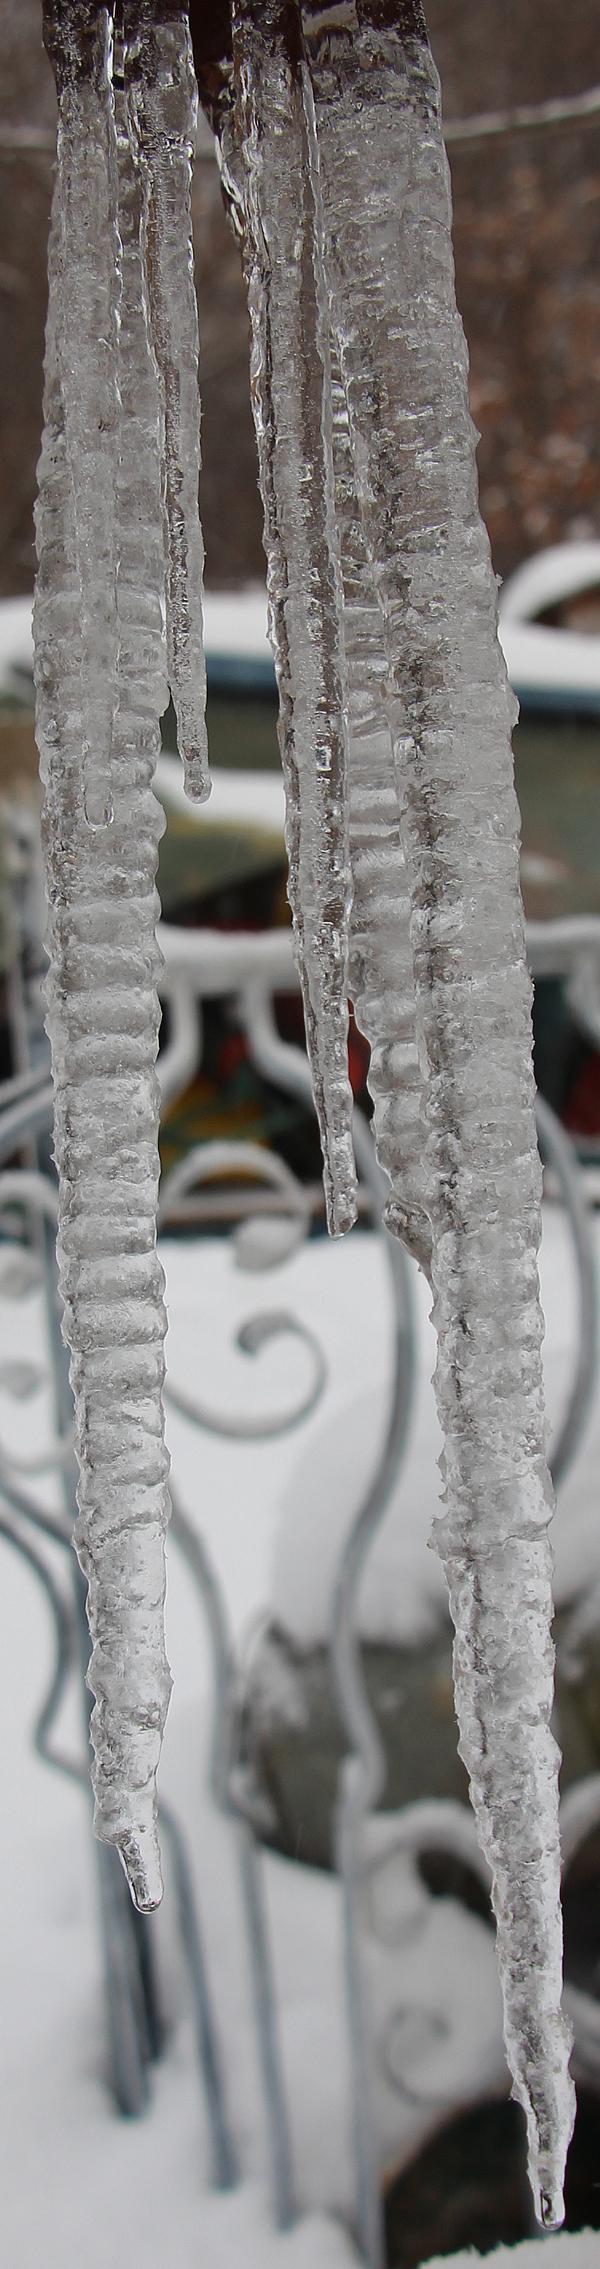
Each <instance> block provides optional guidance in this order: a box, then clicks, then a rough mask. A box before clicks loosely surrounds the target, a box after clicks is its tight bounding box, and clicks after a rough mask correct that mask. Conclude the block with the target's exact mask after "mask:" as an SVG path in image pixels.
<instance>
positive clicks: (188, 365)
mask: <svg viewBox="0 0 600 2269" xmlns="http://www.w3.org/2000/svg"><path fill="white" fill-rule="evenodd" d="M122 16H123V24H124V30H125V80H126V90H127V104H128V117H129V130H130V134H131V139H132V144H133V147H134V149H135V154H136V159H137V163H138V165H139V169H140V177H141V182H142V188H143V201H144V210H143V229H142V241H143V252H144V265H145V277H146V293H147V309H148V322H149V329H150V337H151V341H152V350H153V353H154V357H155V361H156V369H157V372H158V382H159V389H160V397H161V406H162V422H163V437H164V466H163V500H164V515H165V552H166V593H167V648H168V661H169V684H170V687H171V693H172V697H173V705H174V709H175V714H176V718H177V733H178V741H179V748H180V753H181V756H182V759H183V765H184V777H185V785H186V788H187V792H188V795H189V796H191V797H192V798H194V799H195V801H196V802H199V803H203V802H204V801H205V800H206V797H207V796H208V795H209V794H210V774H209V769H208V744H207V737H206V716H205V710H206V668H205V661H204V636H203V622H202V583H203V574H204V547H203V542H202V529H201V525H200V510H199V503H198V481H199V475H200V396H199V391H198V311H197V307H196V293H195V288H194V261H193V248H192V221H191V205H190V190H191V177H192V162H193V157H194V151H195V147H196V124H197V114H198V91H197V87H196V80H195V76H194V62H193V55H192V46H191V40H190V31H189V24H188V16H187V9H186V8H182V7H180V6H179V7H178V6H177V5H175V0H123V9H122Z"/></svg>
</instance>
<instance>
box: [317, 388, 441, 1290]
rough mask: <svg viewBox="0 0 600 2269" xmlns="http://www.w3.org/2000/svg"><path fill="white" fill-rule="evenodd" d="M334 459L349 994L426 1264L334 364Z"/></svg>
mask: <svg viewBox="0 0 600 2269" xmlns="http://www.w3.org/2000/svg"><path fill="white" fill-rule="evenodd" d="M332 403H333V440H334V448H333V457H334V467H335V497H336V509H337V519H338V529H339V534H340V541H341V553H342V576H343V586H344V645H345V651H346V668H347V684H348V722H349V759H348V779H349V814H350V860H351V867H352V884H353V894H352V909H351V915H350V961H349V982H350V995H351V999H352V1001H353V1004H354V1012H355V1016H356V1021H357V1024H358V1026H359V1028H360V1031H361V1032H364V1035H365V1039H367V1040H368V1042H369V1046H370V1050H371V1061H370V1067H369V1088H370V1091H371V1095H372V1097H373V1103H374V1112H373V1132H374V1136H375V1147H376V1151H377V1156H378V1159H379V1162H380V1165H381V1166H383V1167H384V1168H385V1171H386V1173H387V1174H388V1175H389V1178H390V1181H391V1184H392V1194H391V1197H390V1198H389V1200H388V1204H387V1206H386V1221H387V1223H388V1226H389V1228H391V1229H393V1230H395V1231H396V1233H397V1234H398V1236H400V1237H402V1239H403V1241H404V1243H405V1244H406V1245H407V1246H408V1247H409V1250H410V1251H411V1252H412V1253H413V1254H414V1257H415V1259H416V1260H418V1261H420V1262H421V1263H422V1265H423V1266H424V1267H425V1268H428V1267H429V1265H430V1257H431V1232H430V1228H429V1217H428V1214H427V1210H426V1204H425V1188H424V1171H423V1126H422V1119H421V1072H420V1067H419V1059H418V1053H417V1042H416V1030H415V998H414V979H413V967H412V950H411V942H410V899H409V891H408V882H407V876H406V868H405V864H404V853H403V850H402V843H401V839H400V812H399V795H400V784H399V781H398V775H397V772H396V769H395V766H394V758H393V750H392V740H391V734H390V728H389V723H388V717H387V712H386V707H385V691H384V681H385V656H384V652H383V639H382V623H381V614H380V610H379V607H378V604H377V599H376V595H375V590H374V586H373V577H372V574H371V569H370V565H369V561H368V557H367V553H366V549H365V542H364V536H363V532H362V526H361V520H360V512H359V507H358V501H357V496H356V481H355V477H354V466H353V462H352V452H351V449H350V437H349V432H348V412H347V405H346V397H345V393H344V387H343V383H342V378H341V373H340V371H339V369H336V367H335V363H333V367H332Z"/></svg>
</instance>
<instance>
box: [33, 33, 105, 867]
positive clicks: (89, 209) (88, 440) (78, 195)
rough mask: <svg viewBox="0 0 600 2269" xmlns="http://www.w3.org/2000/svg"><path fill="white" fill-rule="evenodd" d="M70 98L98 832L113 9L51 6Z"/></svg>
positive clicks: (63, 92)
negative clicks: (110, 27)
mask: <svg viewBox="0 0 600 2269" xmlns="http://www.w3.org/2000/svg"><path fill="white" fill-rule="evenodd" d="M48 15H49V16H50V18H51V19H52V29H53V34H54V61H55V66H56V77H57V91H58V97H59V113H58V142H57V176H58V185H59V188H58V202H57V208H56V211H57V223H58V226H59V228H60V233H61V240H62V253H61V277H62V283H61V328H60V339H59V342H58V351H59V356H60V371H61V385H62V394H63V400H64V405H65V417H66V434H67V452H68V458H69V468H70V475H71V489H72V499H73V526H74V541H75V553H76V560H77V572H78V576H79V585H80V594H81V599H80V631H81V696H80V699H81V708H82V727H83V777H84V792H85V802H86V809H87V813H88V817H89V820H90V823H91V824H92V825H100V824H102V822H103V821H105V820H106V819H107V818H108V817H109V815H110V810H111V798H112V790H111V770H112V734H113V709H114V700H115V671H116V659H117V609H116V549H115V518H114V498H115V464H116V449H117V422H118V390H117V318H118V304H119V245H118V238H117V234H116V229H115V162H116V159H115V142H114V120H113V110H112V98H111V89H110V84H109V77H108V69H107V63H108V56H109V36H108V17H107V13H106V10H105V9H102V8H98V9H94V10H90V9H89V8H86V7H85V6H84V5H83V4H82V0H63V5H62V6H60V5H59V4H58V0H55V4H54V5H53V6H52V7H51V8H50V9H49V11H48Z"/></svg>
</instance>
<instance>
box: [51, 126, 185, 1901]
mask: <svg viewBox="0 0 600 2269" xmlns="http://www.w3.org/2000/svg"><path fill="white" fill-rule="evenodd" d="M120 159H121V190H122V199H121V225H122V231H123V295H122V308H121V357H120V373H121V391H122V402H123V422H122V428H121V455H120V466H119V474H118V489H117V514H116V518H117V531H118V549H119V574H118V589H117V601H118V618H119V634H120V666H119V679H118V687H117V684H116V683H115V700H116V714H115V726H114V763H113V801H114V818H113V823H112V826H111V827H109V828H101V829H90V827H89V826H88V825H87V824H86V820H85V816H84V812H83V808H82V799H81V758H82V717H81V656H82V638H81V627H80V592H79V578H78V567H77V554H76V544H75V527H74V510H73V493H72V488H71V482H70V477H69V464H68V461H67V451H66V446H65V416H64V406H63V401H62V394H61V385H60V369H62V360H63V358H62V355H59V353H58V342H57V332H58V331H59V328H60V323H61V321H62V309H63V305H64V291H65V278H64V233H63V229H62V216H61V212H60V201H61V193H62V183H61V175H60V172H59V174H58V177H57V184H56V190H55V203H54V218H53V224H52V233H51V243H50V255H49V308H48V328H47V343H46V389H45V428H44V438H43V445H42V456H41V461H40V468H39V481H40V487H39V501H38V506H37V538H38V553H39V572H38V579H37V587H36V599H35V615H34V636H35V675H36V696H37V736H38V743H39V749H40V758H41V769H42V777H43V779H44V782H45V804H44V819H43V832H44V844H45V855H46V863H47V885H48V899H49V927H48V950H49V956H50V972H49V977H48V981H47V1000H48V1030H49V1033H50V1038H51V1041H52V1058H53V1074H54V1080H55V1087H56V1111H55V1148H56V1157H57V1163H58V1169H59V1185H60V1188H59V1197H60V1213H59V1244H58V1257H59V1270H60V1283H61V1289H62V1294H63V1299H64V1302H65V1321H64V1328H65V1336H66V1338H67V1340H68V1343H69V1346H70V1349H71V1378H72V1384H73V1390H74V1397H75V1414H76V1443H77V1453H78V1459H79V1465H80V1484H79V1492H78V1495H79V1508H80V1509H79V1519H78V1523H77V1535H76V1543H77V1549H78V1553H79V1557H80V1559H81V1563H82V1567H83V1568H84V1571H85V1573H86V1575H87V1577H88V1582H89V1608H88V1611H89V1618H90V1626H91V1631H92V1639H93V1650H92V1657H91V1664H90V1673H89V1678H90V1685H91V1686H92V1689H93V1692H94V1694H95V1696H96V1702H95V1708H94V1710H93V1713H92V1737H93V1742H94V1748H95V1770H94V1785H95V1795H96V1826H97V1829H98V1832H99V1834H100V1835H101V1836H102V1837H103V1838H105V1839H106V1840H107V1841H108V1842H112V1843H115V1844H116V1845H117V1846H118V1849H119V1851H120V1854H121V1857H122V1859H123V1863H124V1866H125V1870H126V1873H127V1876H128V1880H129V1884H130V1888H131V1891H132V1895H133V1897H134V1900H135V1902H136V1904H137V1905H138V1906H139V1907H140V1908H147V1907H152V1906H154V1905H156V1903H157V1901H158V1900H159V1898H160V1895H161V1888H162V1886H161V1874H160V1859H159V1852H158V1843H157V1835H156V1799H155V1773H156V1766H157V1761H158V1755H159V1750H160V1742H161V1735H162V1729H163V1725H164V1719H165V1714H166V1709H167V1704H168V1699H169V1691H170V1678H169V1672H168V1667H167V1663H166V1658H165V1651H164V1629H163V1602H164V1531H165V1525H166V1519H167V1512H168V1495H167V1467H168V1461H167V1455H166V1451H165V1446H164V1440H163V1416H162V1399H161V1390H162V1380H163V1373H164V1360H163V1339H164V1332H165V1313H164V1307H163V1297H162V1295H163V1275H162V1269H161V1267H160V1265H159V1262H158V1259H157V1256H156V1249H155V1215H156V1201H157V1189H158V1144H157V1133H158V1086H157V1080H156V1073H155V1068H154V1066H155V1058H156V1049H157V1031H158V1016H159V1010H158V1000H157V994H156V977H157V969H158V966H159V960H158V948H157V942H156V913H157V903H158V902H157V896H156V890H155V873H156V862H157V850H158V842H159V838H160V834H161V831H162V826H163V819H162V814H161V811H160V807H159V805H158V804H157V802H156V800H155V797H154V795H153V793H152V785H151V782H152V774H153V770H154V765H155V762H156V758H157V755H158V749H159V727H158V718H159V715H160V712H161V710H162V709H163V708H164V706H165V703H166V700H167V685H166V676H165V656H164V651H163V632H162V589H163V550H162V528H161V516H160V484H159V457H158V402H157V395H156V386H155V378H154V372H153V369H152V365H151V363H150V360H149V356H148V351H147V344H146V331H145V324H144V317H143V310H142V298H141V270H140V262H139V253H138V235H139V200H138V192H137V187H136V185H135V182H134V181H133V180H132V178H131V174H130V169H129V156H128V151H127V146H126V144H124V143H123V141H121V145H120ZM101 257H103V255H101ZM117 694H118V700H117V698H116V697H117Z"/></svg>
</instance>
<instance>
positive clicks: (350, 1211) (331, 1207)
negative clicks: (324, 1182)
mask: <svg viewBox="0 0 600 2269" xmlns="http://www.w3.org/2000/svg"><path fill="white" fill-rule="evenodd" d="M325 1215H326V1220H327V1229H328V1233H329V1236H330V1237H345V1235H346V1231H347V1230H348V1229H353V1227H354V1223H355V1221H356V1215H357V1205H356V1189H355V1186H354V1184H353V1185H352V1187H351V1188H350V1189H346V1190H339V1189H333V1190H332V1189H331V1188H329V1189H327V1188H326V1190H325Z"/></svg>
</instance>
